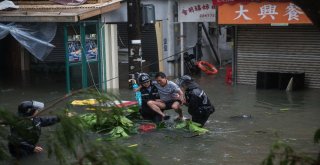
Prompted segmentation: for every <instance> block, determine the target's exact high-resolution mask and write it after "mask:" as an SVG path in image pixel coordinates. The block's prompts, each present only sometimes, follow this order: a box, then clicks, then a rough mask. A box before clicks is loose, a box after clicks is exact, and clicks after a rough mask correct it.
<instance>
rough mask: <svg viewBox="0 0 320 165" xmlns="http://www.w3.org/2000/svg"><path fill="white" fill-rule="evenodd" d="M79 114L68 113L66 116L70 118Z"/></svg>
mask: <svg viewBox="0 0 320 165" xmlns="http://www.w3.org/2000/svg"><path fill="white" fill-rule="evenodd" d="M76 114H77V113H76V112H67V113H66V115H67V116H68V117H73V116H75V115H76Z"/></svg>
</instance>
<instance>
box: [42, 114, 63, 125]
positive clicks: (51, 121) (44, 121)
mask: <svg viewBox="0 0 320 165" xmlns="http://www.w3.org/2000/svg"><path fill="white" fill-rule="evenodd" d="M39 118H40V126H41V127H46V126H50V125H53V124H55V123H58V122H60V118H59V117H58V116H50V117H39Z"/></svg>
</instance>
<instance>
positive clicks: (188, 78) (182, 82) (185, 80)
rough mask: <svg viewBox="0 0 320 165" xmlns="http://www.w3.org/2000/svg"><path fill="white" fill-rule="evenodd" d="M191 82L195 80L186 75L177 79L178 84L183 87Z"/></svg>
mask: <svg viewBox="0 0 320 165" xmlns="http://www.w3.org/2000/svg"><path fill="white" fill-rule="evenodd" d="M191 81H193V79H192V78H191V77H190V76H189V75H184V76H181V77H180V78H178V79H177V81H176V84H177V85H179V86H182V85H184V83H186V82H191Z"/></svg>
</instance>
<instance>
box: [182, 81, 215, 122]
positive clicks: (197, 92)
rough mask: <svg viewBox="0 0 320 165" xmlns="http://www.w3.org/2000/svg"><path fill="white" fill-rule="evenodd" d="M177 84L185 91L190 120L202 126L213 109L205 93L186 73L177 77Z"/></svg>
mask: <svg viewBox="0 0 320 165" xmlns="http://www.w3.org/2000/svg"><path fill="white" fill-rule="evenodd" d="M177 84H178V85H179V86H180V87H181V88H182V89H183V90H184V91H185V99H186V103H185V105H187V106H188V112H189V114H190V115H191V116H192V121H193V122H196V123H199V124H201V126H202V127H203V126H204V124H205V123H206V121H207V120H208V118H209V116H210V115H211V114H212V113H213V112H214V111H215V109H214V106H213V105H212V104H211V102H210V100H209V98H208V96H207V94H206V93H205V92H204V91H203V90H202V89H201V88H200V87H199V85H198V84H197V83H196V82H195V81H194V80H193V79H192V78H191V77H190V76H188V75H184V76H182V77H180V78H178V80H177Z"/></svg>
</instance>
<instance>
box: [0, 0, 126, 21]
mask: <svg viewBox="0 0 320 165" xmlns="http://www.w3.org/2000/svg"><path fill="white" fill-rule="evenodd" d="M120 1H121V0H110V1H108V2H104V3H96V4H83V5H78V6H67V5H58V4H57V5H56V4H54V5H18V6H19V8H18V9H17V10H11V11H0V22H78V21H80V20H84V19H87V18H90V17H94V16H97V15H100V14H103V13H106V12H109V11H112V10H116V9H118V8H120V6H121V4H120Z"/></svg>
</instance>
